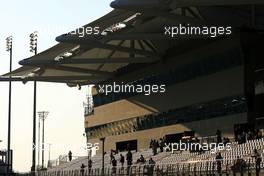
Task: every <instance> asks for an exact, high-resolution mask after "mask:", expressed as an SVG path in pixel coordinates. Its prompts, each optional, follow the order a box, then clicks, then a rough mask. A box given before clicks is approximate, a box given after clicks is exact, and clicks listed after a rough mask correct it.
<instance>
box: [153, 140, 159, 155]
mask: <svg viewBox="0 0 264 176" xmlns="http://www.w3.org/2000/svg"><path fill="white" fill-rule="evenodd" d="M157 149H158V141H156V140H154V141H153V145H152V151H153V155H154V156H155V155H156V154H157Z"/></svg>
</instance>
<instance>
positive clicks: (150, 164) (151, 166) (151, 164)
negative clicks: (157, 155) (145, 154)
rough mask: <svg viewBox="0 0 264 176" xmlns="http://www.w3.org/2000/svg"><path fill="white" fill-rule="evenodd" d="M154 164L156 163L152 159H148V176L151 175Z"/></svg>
mask: <svg viewBox="0 0 264 176" xmlns="http://www.w3.org/2000/svg"><path fill="white" fill-rule="evenodd" d="M155 164H156V162H155V161H154V160H153V159H152V158H150V159H149V167H148V175H149V176H152V175H153V171H154V167H155Z"/></svg>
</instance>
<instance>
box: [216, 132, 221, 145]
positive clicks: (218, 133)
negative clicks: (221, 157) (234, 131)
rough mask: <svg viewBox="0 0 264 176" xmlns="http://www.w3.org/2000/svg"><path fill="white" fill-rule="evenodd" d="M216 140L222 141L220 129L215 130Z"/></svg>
mask: <svg viewBox="0 0 264 176" xmlns="http://www.w3.org/2000/svg"><path fill="white" fill-rule="evenodd" d="M216 140H217V143H218V144H219V143H221V142H222V132H221V131H220V130H216Z"/></svg>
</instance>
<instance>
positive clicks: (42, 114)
mask: <svg viewBox="0 0 264 176" xmlns="http://www.w3.org/2000/svg"><path fill="white" fill-rule="evenodd" d="M48 114H49V112H48V111H39V112H38V115H39V122H40V120H41V121H42V163H41V168H42V169H44V150H45V143H44V142H45V141H44V135H45V120H46V118H47V117H48ZM39 127H40V125H39ZM39 134H40V130H39ZM39 136H40V135H39ZM38 151H40V148H39V149H38Z"/></svg>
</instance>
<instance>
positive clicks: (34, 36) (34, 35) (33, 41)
mask: <svg viewBox="0 0 264 176" xmlns="http://www.w3.org/2000/svg"><path fill="white" fill-rule="evenodd" d="M29 38H30V52H32V53H34V54H35V55H36V54H37V40H38V34H37V32H36V31H35V32H33V33H31V34H30V35H29ZM36 106H37V82H36V81H34V93H33V139H32V166H31V171H32V172H35V171H36V118H37V117H36ZM38 164H39V163H38Z"/></svg>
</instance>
